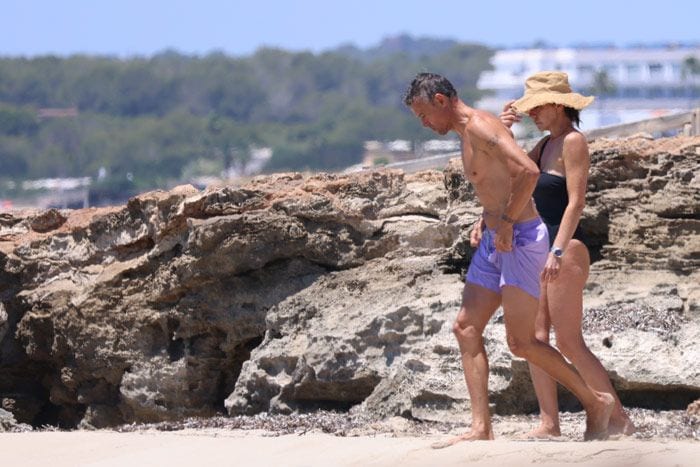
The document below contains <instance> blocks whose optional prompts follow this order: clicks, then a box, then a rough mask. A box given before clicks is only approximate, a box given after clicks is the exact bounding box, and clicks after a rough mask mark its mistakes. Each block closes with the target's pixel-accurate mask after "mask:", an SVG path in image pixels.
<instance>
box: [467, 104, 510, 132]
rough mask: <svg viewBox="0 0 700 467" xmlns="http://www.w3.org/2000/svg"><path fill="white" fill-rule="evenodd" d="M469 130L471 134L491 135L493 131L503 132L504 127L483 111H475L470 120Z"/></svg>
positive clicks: (496, 119)
mask: <svg viewBox="0 0 700 467" xmlns="http://www.w3.org/2000/svg"><path fill="white" fill-rule="evenodd" d="M469 123H470V125H469V129H470V131H471V132H472V133H475V134H481V135H483V134H484V133H488V134H489V135H491V134H492V133H493V131H494V130H497V131H500V130H505V126H504V125H503V124H502V123H501V121H500V120H499V119H498V118H496V117H495V116H494V115H493V114H491V113H489V112H486V111H485V110H478V109H475V110H474V113H473V114H472V118H471V120H470V122H469Z"/></svg>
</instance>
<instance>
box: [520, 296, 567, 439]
mask: <svg viewBox="0 0 700 467" xmlns="http://www.w3.org/2000/svg"><path fill="white" fill-rule="evenodd" d="M550 327H551V320H550V317H549V304H548V300H547V284H546V283H544V284H542V287H541V290H540V300H539V307H538V310H537V318H536V319H535V337H536V338H537V340H539V341H542V342H544V343H546V344H549V330H550ZM528 365H529V367H530V377H531V378H532V385H533V386H534V388H535V394H536V395H537V403H538V405H539V407H540V426H538V427H537V428H535V429H534V430H532V431H530V432H529V433H527V434H525V435H524V436H523V437H524V438H535V439H537V438H551V437H555V436H561V429H560V427H559V398H558V397H557V382H556V381H554V380H553V379H552V378H551V377H550V376H549V375H548V374H547V373H546V372H545V371H543V370H542V369H541V368H539V367H538V366H536V365H533V364H532V363H528Z"/></svg>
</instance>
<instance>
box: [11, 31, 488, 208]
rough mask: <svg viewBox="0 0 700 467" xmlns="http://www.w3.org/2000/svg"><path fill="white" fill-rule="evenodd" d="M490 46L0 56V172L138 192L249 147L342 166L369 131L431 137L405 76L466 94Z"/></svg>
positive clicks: (215, 168) (229, 159)
mask: <svg viewBox="0 0 700 467" xmlns="http://www.w3.org/2000/svg"><path fill="white" fill-rule="evenodd" d="M492 53H493V51H492V50H491V49H489V48H487V47H485V46H482V45H478V44H463V43H458V42H454V41H449V40H433V39H413V38H411V37H408V36H400V37H397V38H392V39H387V40H385V41H384V42H383V43H381V44H380V45H379V46H377V47H375V48H372V49H366V50H360V49H357V48H355V47H341V48H338V49H335V50H332V51H328V52H324V53H319V54H313V53H310V52H290V51H285V50H280V49H271V48H264V49H260V50H258V51H257V52H256V53H255V54H253V55H250V56H246V57H233V56H229V55H226V54H224V53H210V54H208V55H205V56H190V55H184V54H180V53H178V52H176V51H164V52H162V53H159V54H156V55H154V56H151V57H132V58H127V59H120V58H115V57H105V56H81V55H76V56H70V57H56V56H43V57H35V58H0V181H4V182H8V181H10V180H14V181H16V180H23V179H31V178H42V177H82V176H91V177H95V176H96V174H98V173H101V176H100V178H99V183H100V184H102V185H103V187H104V189H105V190H117V191H118V190H128V189H131V190H135V191H138V190H144V189H151V188H155V187H165V186H167V185H168V184H171V183H172V182H174V181H182V180H183V179H184V178H187V177H188V176H194V175H208V174H214V173H219V172H220V171H221V170H223V169H224V168H225V167H228V166H231V165H238V166H241V167H242V166H245V164H246V162H247V161H248V159H249V158H250V150H251V148H254V147H270V148H272V150H273V153H272V157H271V158H270V159H269V160H268V161H267V164H266V166H265V167H264V171H266V172H273V171H282V170H334V169H339V168H343V167H346V166H349V165H352V164H355V163H358V162H359V161H360V159H361V156H362V152H363V143H364V141H366V140H370V139H378V140H390V139H409V140H416V139H430V138H432V137H433V135H431V134H430V133H429V132H428V131H427V130H424V129H422V128H421V126H420V122H418V121H417V119H415V117H413V116H412V115H411V114H410V112H409V111H408V109H406V108H404V106H403V104H402V93H403V91H404V90H405V88H406V86H407V85H408V83H409V82H410V80H411V79H412V78H413V76H415V74H416V73H418V72H421V71H432V72H437V73H441V74H444V75H445V76H448V77H449V78H450V79H451V80H452V81H453V83H454V84H455V86H456V87H457V88H458V91H459V92H460V95H461V96H462V97H463V98H464V99H465V100H466V101H468V102H473V101H475V100H477V99H478V98H479V97H480V95H481V94H480V92H479V91H478V90H477V88H476V82H477V79H478V77H479V75H480V73H481V72H482V71H483V70H486V69H489V68H490V65H489V58H490V57H491V55H492ZM47 108H51V109H56V108H58V109H74V110H75V112H76V113H77V115H75V116H69V117H64V118H55V117H54V118H48V117H45V118H41V117H40V110H41V109H47ZM12 187H16V184H8V183H3V184H2V188H0V191H2V194H3V195H7V194H8V190H9V191H11V190H12V189H16V188H12Z"/></svg>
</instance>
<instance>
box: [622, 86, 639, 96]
mask: <svg viewBox="0 0 700 467" xmlns="http://www.w3.org/2000/svg"><path fill="white" fill-rule="evenodd" d="M622 95H623V96H625V97H639V96H641V95H642V92H641V89H639V88H625V89H624V91H622Z"/></svg>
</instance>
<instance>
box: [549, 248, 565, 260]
mask: <svg viewBox="0 0 700 467" xmlns="http://www.w3.org/2000/svg"><path fill="white" fill-rule="evenodd" d="M549 252H550V253H551V254H553V255H554V256H555V257H557V258H561V257H562V256H564V250H562V249H561V248H559V247H558V246H553V247H552V248H551V249H550V250H549Z"/></svg>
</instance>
